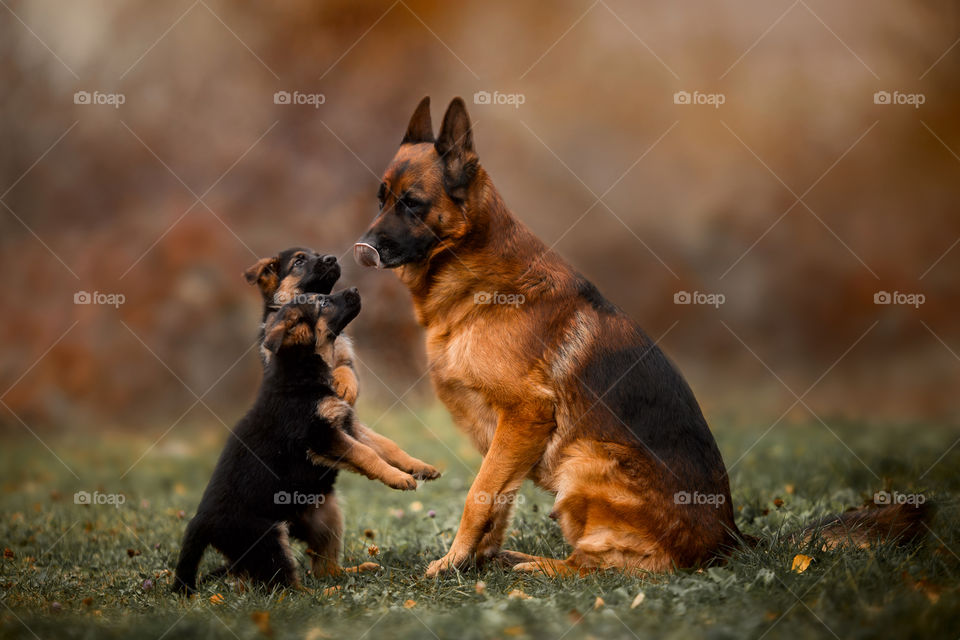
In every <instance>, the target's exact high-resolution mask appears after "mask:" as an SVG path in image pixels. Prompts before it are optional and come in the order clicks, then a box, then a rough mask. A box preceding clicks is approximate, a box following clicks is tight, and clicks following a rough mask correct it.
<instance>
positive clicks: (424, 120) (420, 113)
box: [400, 96, 434, 144]
mask: <svg viewBox="0 0 960 640" xmlns="http://www.w3.org/2000/svg"><path fill="white" fill-rule="evenodd" d="M433 141H434V137H433V121H432V120H431V119H430V96H426V97H425V98H424V99H423V100H421V101H420V104H418V105H417V109H416V111H414V112H413V116H412V117H411V118H410V124H408V125H407V132H406V133H405V134H403V140H401V141H400V144H419V143H421V142H433Z"/></svg>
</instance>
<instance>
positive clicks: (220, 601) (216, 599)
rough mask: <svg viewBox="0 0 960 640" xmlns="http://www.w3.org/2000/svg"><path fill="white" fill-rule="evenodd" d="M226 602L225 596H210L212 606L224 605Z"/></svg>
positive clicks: (216, 594)
mask: <svg viewBox="0 0 960 640" xmlns="http://www.w3.org/2000/svg"><path fill="white" fill-rule="evenodd" d="M224 602H226V600H224V598H223V596H222V595H220V594H219V593H215V594H213V595H212V596H210V604H223V603H224Z"/></svg>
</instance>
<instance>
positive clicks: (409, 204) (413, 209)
mask: <svg viewBox="0 0 960 640" xmlns="http://www.w3.org/2000/svg"><path fill="white" fill-rule="evenodd" d="M400 207H401V208H402V209H403V210H404V212H406V213H411V214H414V215H416V214H418V213H421V212H422V211H423V209H424V207H426V203H425V202H423V201H421V200H417V199H416V198H410V197H405V198H403V199H401V200H400Z"/></svg>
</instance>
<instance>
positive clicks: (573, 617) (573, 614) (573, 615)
mask: <svg viewBox="0 0 960 640" xmlns="http://www.w3.org/2000/svg"><path fill="white" fill-rule="evenodd" d="M567 617H568V618H570V623H571V624H580V621H581V620H583V614H582V613H580V612H579V611H577V610H576V609H570V611H568V612H567Z"/></svg>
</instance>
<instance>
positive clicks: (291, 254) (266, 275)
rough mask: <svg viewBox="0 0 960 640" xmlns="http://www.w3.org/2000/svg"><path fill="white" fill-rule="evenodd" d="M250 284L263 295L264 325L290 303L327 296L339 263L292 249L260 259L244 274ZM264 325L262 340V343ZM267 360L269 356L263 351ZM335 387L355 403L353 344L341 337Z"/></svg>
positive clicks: (336, 354) (329, 257) (336, 351)
mask: <svg viewBox="0 0 960 640" xmlns="http://www.w3.org/2000/svg"><path fill="white" fill-rule="evenodd" d="M243 275H244V277H245V278H246V280H247V282H248V283H250V284H255V285H257V288H259V289H260V295H261V296H263V318H262V319H261V322H262V323H263V325H265V324H266V322H267V321H268V320H269V319H270V316H272V315H273V314H274V313H276V312H277V310H278V309H279V308H280V307H281V306H283V305H284V304H287V303H289V302H302V301H303V300H302V299H299V298H302V297H303V296H305V295H306V294H311V293H320V294H328V293H330V292H331V291H333V285H335V284H336V283H337V280H339V279H340V263H338V262H337V257H336V256H333V255H323V254H320V253H317V252H316V251H312V250H311V249H305V248H303V247H291V248H289V249H285V250H284V251H281V252H280V253H278V254H277V255H275V256H273V257H272V258H261V259H260V260H257V262H256V263H254V264H253V265H251V266H250V267H249V268H248V269H247V270H246V271H244V273H243ZM263 325H261V327H260V340H261V343H262V341H263ZM261 355H262V356H263V357H264V359H266V358H267V357H268V356H269V354H268V353H266V352H264V351H263V350H262V349H261ZM333 362H334V364H333V388H334V391H336V392H337V395H338V396H339V397H341V398H343V399H344V400H346V401H347V402H348V403H350V404H351V405H352V404H355V403H356V401H357V395H358V394H359V383H358V382H357V374H356V372H355V371H354V368H353V343H352V342H351V341H350V338H349V337H348V336H347V335H345V334H341V335H339V336H337V339H336V341H335V342H334V360H333Z"/></svg>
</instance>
